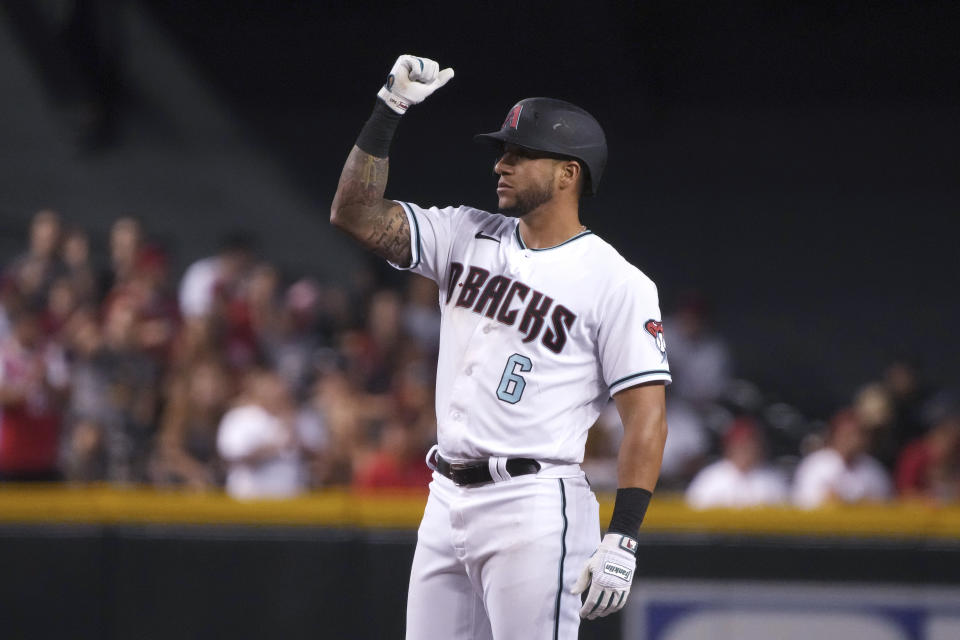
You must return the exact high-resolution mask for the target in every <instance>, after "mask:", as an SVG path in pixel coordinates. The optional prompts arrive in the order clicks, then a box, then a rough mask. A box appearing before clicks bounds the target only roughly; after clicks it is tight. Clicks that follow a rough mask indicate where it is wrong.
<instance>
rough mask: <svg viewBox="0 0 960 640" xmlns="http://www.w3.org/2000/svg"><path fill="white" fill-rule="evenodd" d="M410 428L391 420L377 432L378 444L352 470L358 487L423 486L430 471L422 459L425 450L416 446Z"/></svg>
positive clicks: (428, 482)
mask: <svg viewBox="0 0 960 640" xmlns="http://www.w3.org/2000/svg"><path fill="white" fill-rule="evenodd" d="M418 444H419V442H418V439H417V438H416V437H415V434H414V433H413V430H412V429H410V428H409V427H407V426H406V425H404V424H402V423H400V422H396V421H391V422H388V423H387V424H386V425H385V426H384V428H383V431H382V432H381V433H380V446H379V447H378V449H377V451H376V452H374V453H373V454H372V455H371V456H370V457H369V458H367V460H365V461H364V462H363V463H362V464H361V465H360V466H359V468H358V469H357V470H356V474H355V476H354V481H353V486H354V487H356V488H358V489H397V488H418V489H424V488H426V486H427V485H428V484H430V479H431V475H432V472H431V471H430V468H429V467H427V465H426V463H425V462H424V457H425V456H426V451H425V450H422V449H421V448H420V447H419V446H418Z"/></svg>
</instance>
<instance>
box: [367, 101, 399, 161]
mask: <svg viewBox="0 0 960 640" xmlns="http://www.w3.org/2000/svg"><path fill="white" fill-rule="evenodd" d="M399 123H400V114H399V113H397V112H396V111H394V110H393V109H391V108H390V107H388V106H387V105H386V104H384V102H383V100H380V99H379V98H378V99H377V103H376V104H375V105H374V106H373V113H371V114H370V118H369V119H368V120H367V122H366V123H365V124H364V125H363V129H361V130H360V135H359V136H357V146H358V147H359V148H360V150H361V151H363V152H364V153H369V154H370V155H372V156H375V157H377V158H386V157H387V156H388V155H390V143H392V142H393V135H394V133H395V132H396V130H397V125H398V124H399Z"/></svg>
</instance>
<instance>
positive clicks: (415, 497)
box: [0, 484, 960, 540]
mask: <svg viewBox="0 0 960 640" xmlns="http://www.w3.org/2000/svg"><path fill="white" fill-rule="evenodd" d="M600 498H601V500H600V520H601V522H606V521H607V520H609V518H610V512H611V510H612V508H613V504H612V500H611V496H600ZM425 502H426V494H425V492H422V491H416V492H377V493H373V492H364V493H357V492H351V491H346V490H340V489H330V490H325V491H318V492H315V493H310V494H307V495H304V496H302V497H298V498H294V499H290V500H256V501H237V500H233V499H231V498H229V497H227V496H226V495H224V494H222V493H219V492H210V493H189V492H178V491H163V490H156V489H151V488H129V489H121V488H115V487H102V486H84V487H70V486H63V485H45V486H37V485H9V484H8V485H0V523H31V524H37V523H60V522H67V523H85V524H137V523H169V524H252V525H314V526H330V527H361V528H393V529H397V528H399V529H415V528H416V527H417V525H418V524H419V522H420V516H421V515H422V513H423V507H424V504H425ZM643 528H644V530H645V531H657V532H671V531H672V532H700V533H723V534H734V535H800V536H816V537H822V536H831V537H833V536H840V537H863V538H949V539H955V540H960V506H951V507H943V506H934V505H928V504H920V503H893V504H885V505H871V506H855V507H851V506H845V507H840V506H837V507H828V508H824V509H818V510H815V511H800V510H796V509H792V508H788V507H783V508H770V507H767V508H759V509H743V510H727V509H715V510H709V511H694V510H692V509H690V508H688V507H687V506H685V505H684V504H683V502H682V501H681V500H680V499H679V498H677V497H673V496H657V497H656V498H655V499H654V501H653V503H652V504H651V506H650V511H649V513H648V514H647V518H646V520H645V522H644V526H643Z"/></svg>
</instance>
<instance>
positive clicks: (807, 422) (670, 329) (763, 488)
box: [587, 294, 960, 509]
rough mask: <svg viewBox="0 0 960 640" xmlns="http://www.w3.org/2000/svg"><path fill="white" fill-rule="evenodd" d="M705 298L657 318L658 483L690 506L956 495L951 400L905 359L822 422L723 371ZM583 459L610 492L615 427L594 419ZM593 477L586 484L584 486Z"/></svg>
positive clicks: (727, 360)
mask: <svg viewBox="0 0 960 640" xmlns="http://www.w3.org/2000/svg"><path fill="white" fill-rule="evenodd" d="M711 315H712V314H711V310H710V307H709V304H708V303H707V302H706V300H705V299H704V298H703V297H702V296H700V295H697V294H689V295H686V296H683V298H682V300H681V301H680V302H679V304H678V305H677V309H676V310H675V311H674V313H672V314H670V316H668V317H667V318H666V319H665V320H664V327H665V331H666V332H667V349H668V354H669V356H670V369H671V371H672V373H673V384H672V385H671V386H670V387H668V394H667V395H668V402H667V424H668V428H669V435H668V437H667V444H666V448H665V451H664V458H663V468H662V471H661V480H660V486H661V488H665V489H672V490H675V491H682V492H684V495H685V498H686V501H687V503H688V504H689V505H691V506H692V507H694V508H702V509H706V508H711V507H732V508H738V507H751V506H761V505H778V504H792V505H795V506H797V507H800V508H804V509H809V508H815V507H820V506H824V505H830V504H854V503H869V502H883V501H887V500H891V499H894V498H900V499H908V500H920V501H925V502H929V503H935V504H946V503H957V502H960V396H958V395H957V394H956V393H955V392H953V391H951V390H947V389H939V388H937V387H936V386H934V385H931V384H930V382H929V381H927V380H925V379H924V378H923V375H922V370H921V367H920V366H919V365H918V363H917V362H916V361H915V360H913V359H911V358H909V357H899V358H895V359H893V360H892V361H891V362H890V363H889V364H888V365H887V367H886V368H885V369H884V370H883V371H881V372H878V376H877V380H874V381H871V382H868V383H866V384H864V385H862V386H861V387H860V388H859V389H858V390H857V391H856V393H855V394H854V395H853V397H852V398H850V400H849V402H848V403H846V405H845V406H840V407H837V409H836V410H835V411H834V412H833V414H832V415H830V416H828V417H827V418H826V419H825V420H821V419H810V418H808V417H806V416H804V415H803V414H802V413H801V411H800V410H799V409H797V408H796V407H793V406H791V405H789V404H787V403H784V402H782V401H777V400H775V399H770V398H768V397H766V396H765V394H764V393H763V391H762V390H761V388H760V387H759V386H758V385H757V384H755V383H752V382H750V381H747V380H743V379H737V378H735V377H734V376H733V373H732V372H733V364H732V356H731V350H730V348H729V346H728V345H727V343H726V341H725V340H723V338H722V337H721V336H720V335H718V333H717V331H716V330H715V329H714V328H713V325H712V322H711ZM597 427H598V428H596V429H594V431H595V432H597V433H598V437H597V438H591V441H590V442H589V443H588V445H592V447H593V450H592V451H591V452H590V453H591V456H590V459H589V460H588V462H587V470H588V475H590V477H591V480H594V478H597V479H600V480H601V482H602V483H603V485H602V486H605V487H606V488H613V487H614V486H615V482H616V476H615V473H614V470H613V469H611V468H609V467H607V466H605V465H603V464H598V463H597V462H596V461H597V460H601V459H603V458H604V457H607V458H609V457H610V456H611V455H613V452H614V451H615V449H616V446H617V443H618V437H619V434H620V431H621V428H622V427H621V425H620V422H619V420H618V417H617V414H616V411H615V410H610V411H607V412H606V413H605V414H604V415H603V416H601V419H600V423H599V424H598V425H597ZM596 484H597V482H596V481H594V485H596Z"/></svg>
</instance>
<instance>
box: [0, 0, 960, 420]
mask: <svg viewBox="0 0 960 640" xmlns="http://www.w3.org/2000/svg"><path fill="white" fill-rule="evenodd" d="M8 4H9V5H10V7H11V8H13V7H16V6H20V7H21V9H22V7H23V6H24V5H30V3H24V2H17V1H11V2H9V3H8ZM93 4H94V5H96V4H98V3H93ZM99 4H100V5H101V8H104V9H105V11H110V10H111V9H112V8H114V6H115V5H125V3H111V2H102V3H99ZM130 4H131V5H133V6H135V7H138V8H139V9H141V10H143V11H145V13H146V16H147V17H148V19H149V20H151V21H156V23H159V25H160V27H161V29H162V31H163V32H165V33H166V35H167V36H168V37H169V38H170V39H171V40H172V41H173V42H174V43H175V45H176V47H177V48H178V49H179V54H180V55H182V56H183V61H184V64H186V65H187V66H188V67H190V68H192V69H194V70H195V71H197V72H198V73H199V75H200V77H201V78H202V80H203V82H204V83H208V88H211V87H212V89H213V91H214V92H215V94H216V96H217V97H218V99H220V100H221V101H222V104H224V105H225V108H226V109H228V110H229V111H230V112H232V113H233V114H234V115H236V116H237V117H238V118H239V122H240V126H241V127H242V135H243V136H245V137H246V138H247V139H248V140H251V141H253V142H254V143H255V144H256V146H257V148H258V150H259V152H260V153H262V154H264V155H265V156H267V157H269V158H270V159H271V160H275V161H277V162H278V163H279V164H280V166H281V167H282V170H283V171H284V172H285V173H286V175H287V176H289V177H290V178H291V179H292V180H294V181H295V182H296V185H297V187H298V188H299V189H300V190H302V193H304V194H306V195H307V197H308V198H309V204H310V208H311V209H315V214H316V218H317V220H320V221H322V220H323V219H324V218H325V216H326V215H327V209H328V205H329V202H330V199H331V197H332V194H333V192H334V190H335V187H336V179H337V176H338V174H339V168H340V165H341V162H342V160H343V158H344V157H345V155H346V152H347V151H348V150H349V148H350V145H351V144H352V142H353V140H354V137H355V135H356V133H357V131H358V129H359V127H360V125H361V124H362V122H363V121H364V119H365V118H366V116H367V114H368V111H369V109H370V105H371V104H372V100H373V94H374V93H375V90H376V88H377V86H378V84H379V82H380V80H381V78H382V76H383V75H384V73H385V72H386V70H388V69H389V67H390V65H391V64H392V62H393V59H394V58H395V57H396V55H398V54H399V53H402V52H414V53H419V54H423V55H427V56H432V57H434V58H436V59H438V60H440V61H441V62H442V63H443V64H444V65H450V66H453V67H454V68H455V70H456V72H457V76H456V78H455V80H454V81H453V83H452V84H451V85H450V86H449V87H448V88H446V89H445V90H444V91H442V92H440V93H438V94H437V95H436V96H434V97H433V98H432V99H431V100H430V103H429V104H428V105H425V106H423V107H420V108H417V109H415V110H414V111H413V112H412V113H411V114H410V117H408V118H406V119H405V121H404V123H403V126H402V127H401V129H400V134H399V136H398V139H397V141H396V144H395V146H394V149H393V158H392V160H393V167H392V175H391V183H390V188H389V192H388V196H390V195H392V196H395V197H402V198H406V199H410V200H413V201H416V202H419V203H421V204H456V203H461V202H464V203H471V204H475V205H477V206H486V207H492V206H494V201H493V195H494V194H493V181H492V180H491V179H490V166H491V158H490V157H488V156H487V155H486V154H485V153H484V151H483V150H481V149H479V148H476V147H474V145H473V144H472V142H471V135H472V134H473V133H475V132H478V131H483V130H489V129H493V128H496V127H497V126H498V125H499V123H500V121H501V120H502V118H503V116H504V114H505V113H506V111H507V109H508V108H509V107H510V106H511V105H512V104H513V102H514V101H516V100H517V99H519V98H521V97H525V96H531V95H550V96H557V97H562V98H566V99H568V100H571V101H573V102H576V103H579V104H582V105H583V106H585V107H587V108H588V109H589V110H590V111H592V112H593V113H594V114H595V115H596V116H597V117H598V118H599V119H600V121H601V122H602V123H603V124H604V126H605V127H606V130H607V133H608V137H609V143H610V162H609V169H608V171H607V174H606V176H605V177H604V183H603V189H602V193H601V195H600V196H599V197H598V198H596V199H595V200H592V201H588V202H586V203H585V206H584V214H585V215H584V220H585V221H586V222H587V224H588V225H589V226H590V227H591V228H592V229H594V230H595V231H596V232H598V233H600V234H601V235H602V236H603V237H605V238H607V239H608V240H610V241H612V242H613V243H614V244H615V245H616V246H617V247H618V248H619V249H620V250H621V251H622V252H623V253H624V254H625V255H626V256H627V257H628V258H630V259H631V260H633V261H634V262H635V263H636V264H638V265H640V266H641V268H643V269H644V270H645V271H646V272H647V273H648V274H649V275H650V276H651V277H653V278H654V280H655V281H656V282H657V283H658V284H659V286H660V290H661V292H662V301H663V306H664V308H665V309H666V310H670V309H671V308H672V306H673V304H674V303H675V302H676V299H677V296H678V295H679V294H680V293H681V292H683V291H685V290H688V289H698V290H700V291H702V292H703V293H704V294H706V296H707V297H708V298H709V299H710V300H711V301H712V303H713V306H714V309H715V311H716V316H717V321H718V323H719V326H720V328H721V330H722V333H723V334H724V335H725V336H726V338H727V339H728V340H729V341H731V343H732V345H733V350H734V353H735V354H736V360H737V370H738V373H740V374H741V375H743V376H745V377H747V378H749V379H751V380H756V381H761V386H762V389H763V390H764V391H765V392H767V393H771V394H774V395H778V396H780V397H782V398H783V399H785V400H788V401H790V402H793V403H795V404H797V405H798V406H800V407H801V408H802V409H803V410H805V411H807V412H809V413H812V414H821V415H822V414H824V413H827V412H829V411H831V410H833V409H834V408H835V407H836V406H837V404H838V403H839V402H841V399H843V398H847V397H849V395H850V393H851V392H852V391H853V390H854V388H855V387H856V386H857V385H859V384H860V383H861V382H862V381H864V380H867V379H870V378H871V377H872V376H874V375H875V374H876V372H877V371H879V370H880V368H881V367H882V366H883V365H884V364H885V363H886V362H888V361H889V360H890V359H892V358H893V357H899V356H903V355H910V356H915V357H917V358H919V360H920V361H921V363H922V364H923V366H924V367H925V369H926V371H927V373H928V375H930V376H931V377H932V378H935V379H937V380H943V381H953V382H957V381H958V373H957V367H956V366H955V363H956V362H957V360H958V358H960V346H958V345H960V341H958V340H957V339H956V338H955V335H954V331H955V327H956V326H957V325H958V321H960V296H957V295H956V292H957V291H958V290H960V276H958V274H960V269H958V268H957V266H956V249H955V247H956V238H957V231H958V229H960V224H958V222H957V213H958V209H960V206H958V205H960V179H958V177H960V154H958V153H957V148H958V144H960V118H958V111H957V106H958V104H960V82H958V81H957V78H958V76H957V69H958V68H960V47H957V46H956V43H957V39H956V34H957V26H958V24H960V23H958V16H960V9H958V6H957V5H956V4H955V3H951V2H879V3H852V2H822V3H821V2H812V3H811V2H773V3H716V2H685V3H670V2H648V3H644V2H641V3H602V2H601V3H579V2H578V3H572V2H549V3H548V2H517V3H496V2H473V3H449V2H437V1H424V2H411V3H406V2H404V3H392V4H389V5H387V6H382V5H381V4H380V3H364V2H352V3H327V2H279V3H278V2H267V1H258V0H236V1H231V2H226V1H219V0H208V1H207V2H204V3H201V4H197V3H192V2H179V1H175V0H146V1H144V2H142V3H130ZM12 13H13V12H12ZM21 13H26V11H21ZM115 22H116V24H112V25H110V24H109V21H108V27H109V26H112V27H115V28H116V30H117V32H118V33H119V37H114V36H112V35H109V31H108V30H107V29H106V28H103V26H102V25H100V28H99V31H98V32H97V33H98V34H99V35H98V37H100V38H101V40H104V39H105V40H107V42H108V43H110V46H109V47H107V50H108V51H115V52H116V58H117V60H118V69H119V74H118V76H119V77H118V79H117V80H116V82H115V84H112V83H111V80H110V79H109V78H108V79H107V80H106V83H107V86H113V87H115V91H109V92H106V93H107V94H108V95H110V96H113V95H114V94H115V95H116V98H115V105H116V106H115V107H112V108H111V109H112V110H115V117H116V122H117V128H118V130H119V132H118V133H116V140H114V142H113V144H120V145H122V144H124V136H125V135H127V137H128V138H129V137H130V134H129V131H130V129H131V128H133V127H134V124H131V123H135V127H137V128H144V127H146V128H148V129H149V128H150V127H155V128H160V129H161V130H162V128H163V127H164V126H165V123H164V122H163V114H161V113H157V112H151V105H150V104H149V103H146V102H145V101H144V98H143V96H142V95H141V94H140V93H138V87H140V86H143V85H147V86H149V85H151V84H152V83H154V82H157V81H159V82H162V78H155V77H151V75H150V74H141V75H139V76H137V77H130V76H129V75H124V74H129V72H130V70H129V69H128V68H126V67H125V65H124V61H125V59H126V57H127V54H128V53H129V52H130V51H135V50H136V49H137V47H138V46H139V44H138V42H137V41H136V38H135V37H133V36H131V35H130V34H129V33H124V30H123V21H122V20H116V21H115ZM28 33H29V30H28V29H24V30H22V31H21V36H22V37H24V38H25V39H27V40H29V36H28ZM104 33H107V34H108V35H104ZM113 40H116V41H117V43H116V44H112V43H113ZM46 57H48V58H49V57H51V54H50V53H49V52H47V54H46ZM38 60H40V61H41V62H42V60H43V56H39V57H38ZM90 82H92V84H93V86H94V88H96V87H97V86H98V85H97V82H103V80H102V78H101V79H100V80H97V79H93V80H88V83H90ZM101 93H103V92H102V91H101ZM177 115H178V117H179V118H181V119H187V120H189V119H190V117H191V114H190V113H189V112H186V113H180V114H177ZM13 190H14V191H16V190H17V189H16V187H14V189H13ZM26 201H29V198H23V197H22V198H20V199H19V202H23V203H24V204H26ZM34 203H35V206H34V207H28V206H25V207H24V208H22V209H21V210H13V211H9V215H11V216H13V215H18V216H22V217H23V218H24V219H25V218H26V217H27V216H28V215H29V214H31V213H32V211H33V210H34V209H35V208H36V207H39V206H42V205H44V204H46V203H45V202H44V201H43V198H42V196H36V197H35V199H34ZM131 208H132V207H131ZM139 208H140V209H142V210H143V209H146V210H148V211H149V205H147V206H143V207H139ZM178 215H182V216H183V218H181V219H179V222H178V224H176V225H173V224H168V226H167V230H168V233H169V234H171V235H173V234H175V235H176V241H177V243H178V244H180V243H183V242H186V243H191V242H197V239H196V238H195V237H193V236H192V234H191V233H190V223H189V221H190V218H191V216H193V213H191V214H180V213H178V212H177V211H167V210H165V211H163V214H162V217H163V218H164V219H166V220H171V219H174V220H176V219H177V216H178ZM202 215H203V216H204V217H209V218H210V219H211V220H215V221H217V222H216V223H214V224H213V226H222V227H226V226H228V225H230V224H231V218H230V212H229V211H220V210H217V207H216V205H215V203H211V206H209V207H206V208H205V209H204V213H203V214H202ZM290 215H291V214H290V213H289V212H285V211H283V210H270V211H265V210H264V211H263V213H262V216H261V217H260V220H259V223H260V224H262V225H263V226H265V227H267V226H269V227H275V225H276V223H277V222H278V221H279V222H281V224H282V221H283V220H284V219H285V217H288V216H290ZM94 217H95V216H94ZM256 223H257V221H256V220H254V221H253V222H252V223H251V226H252V225H255V224H256ZM5 228H7V229H9V230H10V231H13V230H14V226H13V225H5ZM311 229H315V232H316V233H318V234H330V235H333V231H329V230H327V229H326V228H325V227H322V226H318V227H315V228H313V227H311ZM254 230H256V229H254ZM300 240H301V244H299V245H297V248H296V249H294V250H293V251H291V253H293V254H295V255H288V256H286V257H285V259H286V260H287V261H288V262H292V263H294V264H307V265H309V266H310V268H311V269H312V270H314V271H315V272H316V273H318V274H320V275H321V276H322V275H323V274H324V273H335V272H337V266H336V265H333V266H329V265H327V264H325V262H324V255H327V256H328V257H329V254H328V253H327V252H317V254H314V255H310V252H309V251H304V246H307V247H309V246H310V245H309V241H308V240H309V239H306V240H305V239H304V238H300ZM336 242H337V243H339V244H343V243H340V240H339V238H338V239H337V240H336ZM304 243H305V244H304ZM343 246H346V245H345V244H343ZM346 250H347V251H351V255H353V256H356V255H357V254H356V253H355V252H352V248H350V249H346ZM184 253H188V252H186V251H185V252H184ZM193 254H194V255H195V254H196V252H193ZM304 254H306V255H304ZM336 261H337V260H336V259H334V260H332V262H336ZM386 277H389V276H386Z"/></svg>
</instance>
